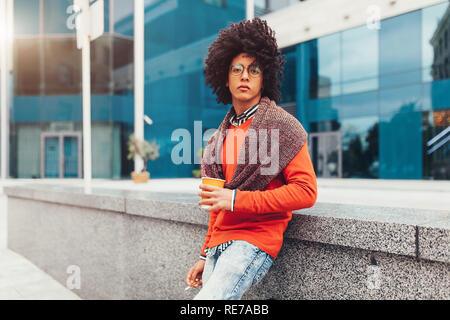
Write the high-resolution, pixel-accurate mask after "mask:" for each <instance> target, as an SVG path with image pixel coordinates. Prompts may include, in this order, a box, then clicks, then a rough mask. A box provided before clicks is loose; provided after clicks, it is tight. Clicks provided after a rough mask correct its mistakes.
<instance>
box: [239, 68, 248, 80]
mask: <svg viewBox="0 0 450 320" xmlns="http://www.w3.org/2000/svg"><path fill="white" fill-rule="evenodd" d="M241 79H248V71H247V69H244V71H242V74H241Z"/></svg>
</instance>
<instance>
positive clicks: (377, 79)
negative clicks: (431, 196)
mask: <svg viewBox="0 0 450 320" xmlns="http://www.w3.org/2000/svg"><path fill="white" fill-rule="evenodd" d="M312 1H314V0H312ZM72 4H73V3H72V1H70V0H15V1H14V6H15V8H14V21H15V23H14V32H15V40H14V69H13V81H12V82H13V89H12V91H13V98H12V109H11V110H12V111H11V116H10V119H11V122H10V175H11V177H16V178H44V177H49V178H50V177H55V178H58V177H59V178H65V177H82V165H81V164H82V139H81V138H82V97H81V52H80V51H79V50H78V49H77V47H76V37H75V28H74V23H73V20H74V18H73V17H74V16H73V10H71V9H72V8H71V6H72ZM145 4H146V8H145V100H144V101H145V107H144V113H145V114H146V115H147V116H149V117H150V118H151V119H152V120H153V124H152V125H146V126H145V138H146V139H147V140H155V141H156V142H157V143H158V144H159V145H160V149H159V153H160V158H158V159H157V160H154V161H150V162H149V163H148V170H149V171H150V172H151V176H152V177H154V178H169V177H192V171H193V169H196V168H198V167H199V165H198V164H195V157H196V154H197V153H198V151H199V150H194V131H195V130H194V123H195V121H201V131H202V132H205V131H206V130H207V129H211V128H217V127H218V126H219V124H220V122H221V121H222V119H223V117H224V116H225V114H226V112H227V110H228V109H229V108H230V107H231V106H230V105H229V106H223V105H219V104H217V102H216V99H215V96H214V95H213V94H212V92H211V89H210V88H208V87H206V85H205V79H204V75H203V62H204V59H205V58H206V55H207V49H208V46H209V45H210V44H211V42H212V41H214V39H215V38H216V37H217V35H218V32H219V31H220V29H222V28H224V27H227V26H228V25H229V23H230V22H237V21H240V20H243V19H244V18H245V14H246V12H245V1H240V0H234V1H233V0H228V1H227V0H164V1H162V0H161V1H160V0H147V1H145ZM289 5H292V1H285V2H284V4H283V5H282V6H280V7H286V6H289ZM133 10H134V8H133V2H132V1H119V0H115V1H113V0H105V22H104V23H105V34H104V35H103V36H101V37H100V38H99V39H97V40H95V41H93V42H92V43H91V70H92V71H91V77H92V79H91V86H92V98H91V101H92V102H91V103H92V115H91V117H92V175H93V178H111V179H124V178H129V176H130V172H131V171H132V170H133V162H132V161H131V160H128V159H127V153H128V150H127V141H128V137H129V135H130V134H131V133H132V132H133V127H134V94H133V90H134V88H133V59H134V58H133V33H134V31H133V24H134V21H133ZM271 10H276V8H274V7H273V6H272V7H271V6H269V2H268V1H255V15H263V14H265V13H267V12H270V11H271ZM282 51H283V53H284V54H285V55H286V59H287V64H286V65H285V70H284V72H285V79H284V80H283V87H282V100H281V101H280V102H279V104H280V105H281V106H283V107H284V108H285V109H286V110H287V111H288V112H290V113H292V114H293V115H294V116H296V117H297V118H298V119H299V120H300V122H301V123H302V124H303V126H304V127H305V129H306V130H307V132H308V133H309V138H310V143H309V146H310V154H311V157H312V160H313V163H314V166H315V170H316V173H317V176H318V177H338V178H380V179H445V180H448V179H450V142H449V140H450V138H449V137H450V132H449V130H448V128H449V126H450V64H449V59H450V9H449V2H448V1H446V2H443V3H440V4H437V5H433V6H429V7H426V8H422V9H420V10H415V11H411V12H408V13H405V14H402V15H398V16H394V17H391V18H387V19H384V20H381V22H380V25H379V28H378V27H377V28H371V27H368V26H367V25H361V26H359V27H354V28H352V29H347V30H343V31H339V32H336V33H332V34H327V35H326V36H322V37H320V38H317V39H312V40H309V41H306V42H302V43H298V44H295V45H293V46H289V47H286V48H282ZM180 128H182V129H185V130H186V131H187V132H190V133H191V137H192V139H191V141H190V146H191V147H190V151H189V152H188V154H183V155H182V156H183V157H184V158H186V157H187V158H189V161H185V162H184V163H183V162H181V163H177V162H174V161H173V152H174V150H175V149H176V146H177V145H178V144H179V143H180V140H179V139H177V138H174V137H173V132H174V131H175V130H176V129H180ZM183 152H187V150H186V149H185V150H183ZM197 162H198V161H197Z"/></svg>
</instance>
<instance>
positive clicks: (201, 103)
mask: <svg viewBox="0 0 450 320" xmlns="http://www.w3.org/2000/svg"><path fill="white" fill-rule="evenodd" d="M145 12H146V25H145V59H146V61H145V68H146V69H145V70H146V79H145V89H146V90H145V94H146V97H145V114H147V115H148V116H149V117H150V118H151V119H152V120H153V124H152V125H151V126H145V136H146V137H147V138H148V137H151V139H155V140H156V142H157V143H158V144H159V145H160V149H159V153H160V158H158V159H157V160H155V161H150V162H149V164H148V165H149V171H150V172H152V171H153V172H154V174H153V173H152V176H154V177H155V176H157V177H176V176H178V177H183V176H185V177H186V176H192V170H193V169H195V166H194V164H181V165H176V164H174V163H173V161H172V159H171V152H172V148H173V147H174V146H175V145H176V144H177V142H175V141H171V139H170V137H171V134H172V132H173V130H174V129H176V128H185V129H187V130H189V131H190V132H191V134H193V126H194V121H196V120H204V121H203V124H202V126H203V128H217V127H218V125H219V124H220V121H221V120H222V119H223V114H224V113H223V112H224V111H225V110H227V108H228V107H229V106H223V105H221V104H218V103H217V102H216V97H215V96H214V97H212V98H211V95H210V89H209V88H208V87H207V86H206V85H205V82H204V76H203V62H204V59H205V58H206V56H207V54H208V47H209V45H210V44H211V42H212V41H214V40H215V39H216V38H217V36H218V33H219V31H220V29H222V28H225V27H227V26H229V23H230V22H231V21H232V22H238V21H241V20H242V19H244V18H245V2H244V1H227V3H226V7H221V6H216V5H211V4H209V3H205V2H204V1H203V0H192V1H155V2H150V3H146V9H145ZM167 110H170V116H168V113H167ZM191 148H192V149H191V155H192V159H191V160H193V159H194V158H193V157H194V155H195V154H196V152H197V150H193V144H192V146H191Z"/></svg>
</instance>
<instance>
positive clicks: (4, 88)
mask: <svg viewBox="0 0 450 320" xmlns="http://www.w3.org/2000/svg"><path fill="white" fill-rule="evenodd" d="M6 9H7V8H6V1H0V117H1V123H0V127H1V132H0V134H1V142H0V143H1V159H0V161H1V163H0V165H1V178H2V179H6V178H8V177H9V174H8V171H9V170H8V164H9V161H8V158H9V157H8V155H9V139H8V138H9V110H8V108H9V106H8V84H9V70H8V69H9V68H8V57H7V54H8V53H9V50H8V33H9V32H8V31H9V30H8V27H7V21H8V19H7V17H6V14H7V13H6V12H7V11H6Z"/></svg>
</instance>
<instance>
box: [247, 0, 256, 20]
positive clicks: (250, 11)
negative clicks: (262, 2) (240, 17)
mask: <svg viewBox="0 0 450 320" xmlns="http://www.w3.org/2000/svg"><path fill="white" fill-rule="evenodd" d="M254 17H255V0H246V8H245V19H247V20H252V19H253V18H254Z"/></svg>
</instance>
